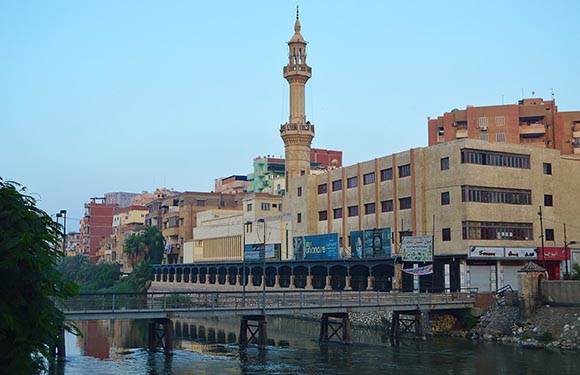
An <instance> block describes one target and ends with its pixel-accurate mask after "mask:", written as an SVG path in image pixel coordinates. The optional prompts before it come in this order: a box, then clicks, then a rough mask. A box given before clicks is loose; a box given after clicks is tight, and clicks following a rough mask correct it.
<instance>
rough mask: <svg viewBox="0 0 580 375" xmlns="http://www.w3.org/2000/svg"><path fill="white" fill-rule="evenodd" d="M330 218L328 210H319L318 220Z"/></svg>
mask: <svg viewBox="0 0 580 375" xmlns="http://www.w3.org/2000/svg"><path fill="white" fill-rule="evenodd" d="M326 220H328V211H318V221H326Z"/></svg>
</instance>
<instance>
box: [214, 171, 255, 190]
mask: <svg viewBox="0 0 580 375" xmlns="http://www.w3.org/2000/svg"><path fill="white" fill-rule="evenodd" d="M251 186H252V183H251V182H250V181H248V176H244V175H232V176H229V177H220V178H216V179H215V188H214V192H216V193H223V194H238V193H244V192H247V191H249V190H251V189H250V188H251Z"/></svg>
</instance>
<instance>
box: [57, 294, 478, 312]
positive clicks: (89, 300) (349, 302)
mask: <svg viewBox="0 0 580 375" xmlns="http://www.w3.org/2000/svg"><path fill="white" fill-rule="evenodd" d="M469 301H473V296H472V295H471V294H470V293H438V294H431V293H412V292H410V293H409V292H406V293H402V292H398V291H391V292H381V291H338V290H291V291H268V292H266V293H263V292H259V291H247V292H246V293H242V292H218V291H211V292H210V291H190V292H167V293H164V292H154V293H87V294H81V295H79V296H76V297H74V298H71V299H69V300H68V301H67V302H66V304H65V305H64V306H63V307H62V309H63V311H65V313H72V312H74V313H79V312H80V313H82V312H87V313H89V312H145V311H184V310H218V309H221V310H244V309H246V310H250V309H256V308H260V309H264V308H266V309H288V308H299V309H306V310H307V309H314V308H321V307H357V306H358V307H364V306H368V307H371V306H402V305H405V306H421V305H432V304H453V303H463V302H469Z"/></svg>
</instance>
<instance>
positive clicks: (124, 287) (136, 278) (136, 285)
mask: <svg viewBox="0 0 580 375" xmlns="http://www.w3.org/2000/svg"><path fill="white" fill-rule="evenodd" d="M153 276H154V272H153V267H151V265H150V264H149V263H148V262H147V261H146V260H142V261H140V262H139V263H137V264H136V265H135V267H133V272H131V273H130V274H129V275H128V276H126V277H124V278H122V279H121V281H119V282H118V283H117V284H115V285H114V286H112V287H110V288H108V289H105V290H100V291H101V292H146V291H147V289H149V286H150V285H151V280H153Z"/></svg>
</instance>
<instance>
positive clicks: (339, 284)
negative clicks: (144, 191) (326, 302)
mask: <svg viewBox="0 0 580 375" xmlns="http://www.w3.org/2000/svg"><path fill="white" fill-rule="evenodd" d="M328 273H329V274H330V286H331V287H332V289H333V290H343V289H344V288H345V287H346V275H347V274H348V270H347V269H346V267H345V266H343V265H336V266H332V267H330V270H329V271H328Z"/></svg>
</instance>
